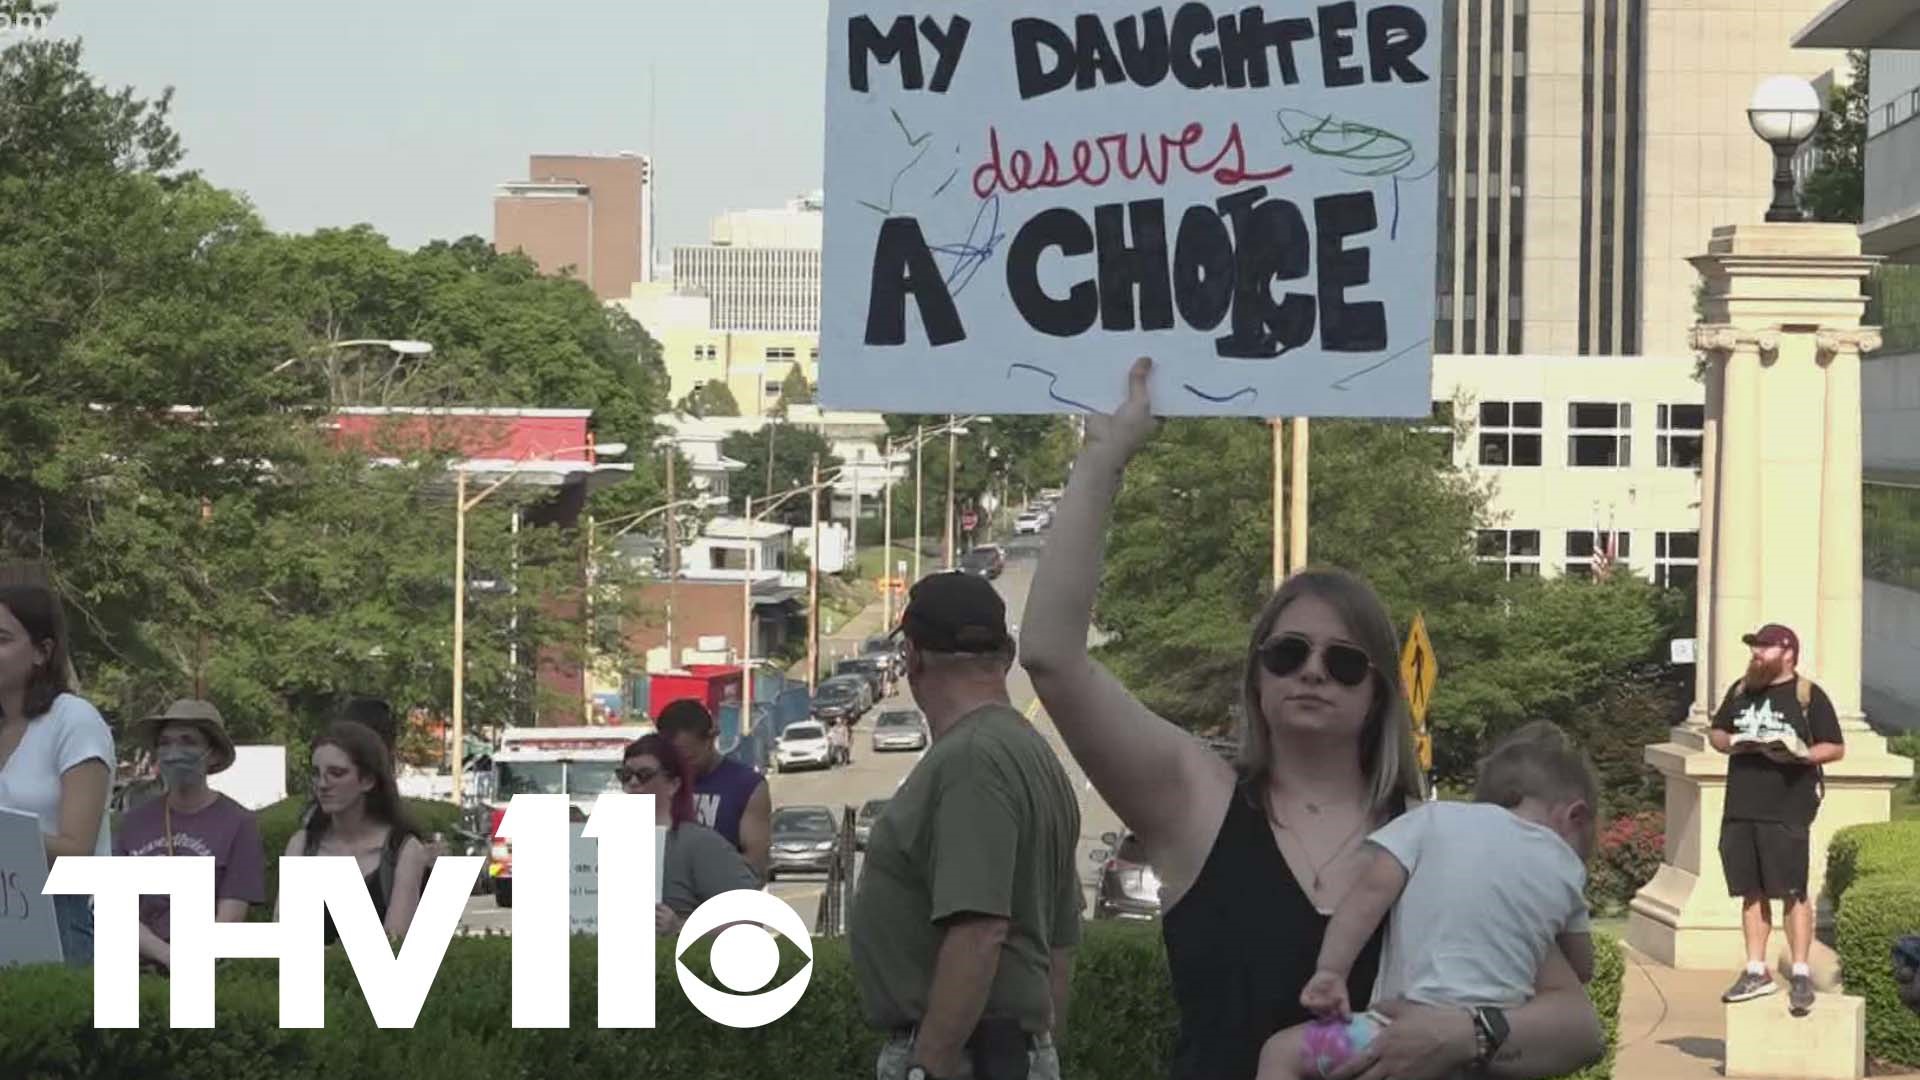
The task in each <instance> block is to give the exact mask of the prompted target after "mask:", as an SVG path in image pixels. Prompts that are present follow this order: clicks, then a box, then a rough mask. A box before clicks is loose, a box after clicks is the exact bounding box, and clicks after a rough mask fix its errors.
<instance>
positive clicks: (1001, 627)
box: [849, 573, 1083, 1080]
mask: <svg viewBox="0 0 1920 1080" xmlns="http://www.w3.org/2000/svg"><path fill="white" fill-rule="evenodd" d="M897 632H898V633H902V634H904V635H905V637H906V657H907V679H908V684H909V686H910V687H911V688H912V691H913V698H914V702H915V703H916V704H917V705H919V706H920V710H921V712H923V713H925V714H926V717H927V723H928V726H929V727H930V728H931V729H932V731H933V744H932V745H931V746H930V747H929V748H928V749H927V752H926V755H925V756H924V757H923V758H922V759H921V760H920V762H919V763H918V764H917V765H915V766H914V769H913V772H912V773H911V774H909V775H908V776H907V779H906V781H905V782H904V783H902V784H901V785H900V789H899V790H898V791H896V792H895V793H894V796H893V798H892V799H891V800H889V801H888V803H887V806H886V809H885V810H883V811H882V812H881V814H880V818H879V820H878V821H876V822H874V825H873V830H872V833H871V834H870V835H869V837H868V839H867V855H866V862H865V865H864V868H863V869H862V871H861V874H860V883H859V888H858V890H857V891H856V893H855V895H854V901H853V910H852V913H851V920H850V923H851V925H850V934H849V938H850V942H849V943H850V945H851V948H852V954H853V971H854V982H855V985H856V986H857V987H858V988H859V991H860V1000H861V1003H862V1005H863V1007H864V1009H865V1012H866V1017H867V1021H868V1023H870V1024H872V1025H873V1026H874V1027H876V1028H879V1029H880V1030H882V1031H885V1032H888V1033H889V1035H890V1036H891V1038H890V1039H889V1041H888V1042H887V1044H886V1046H885V1047H884V1048H883V1049H882V1050H881V1052H880V1060H879V1063H878V1066H877V1069H876V1073H877V1076H878V1078H879V1080H964V1078H967V1077H973V1078H976V1080H1051V1078H1055V1077H1058V1076H1059V1073H1060V1063H1059V1058H1058V1055H1057V1053H1056V1052H1055V1049H1054V1045H1053V1035H1054V1033H1055V1032H1057V1031H1058V1030H1059V1029H1060V1027H1061V1026H1062V1024H1063V1023H1064V1022H1065V1020H1066V999H1067V984H1068V980H1069V978H1070V976H1071V970H1072V949H1073V947H1074V946H1075V945H1077V944H1078V943H1079V940H1080V912H1081V908H1082V906H1083V901H1082V898H1081V893H1080V881H1079V877H1078V876H1077V874H1076V873H1075V867H1074V851H1075V846H1076V844H1077V843H1078V841H1079V837H1080V805H1079V800H1078V799H1077V798H1076V797H1075V795H1074V791H1073V785H1072V783H1071V782H1070V781H1069V780H1068V779H1067V774H1066V770H1065V769H1063V768H1061V766H1060V760H1059V758H1058V757H1057V756H1055V754H1054V753H1053V750H1052V748H1051V747H1049V746H1048V745H1047V743H1046V740H1044V739H1043V738H1041V737H1040V734H1039V732H1037V731H1035V730H1034V729H1033V727H1032V725H1030V724H1028V723H1027V721H1026V719H1025V717H1023V716H1021V715H1020V713H1019V712H1018V711H1016V710H1015V709H1014V708H1013V707H1012V702H1011V700H1010V699H1009V698H1008V696H1007V685H1006V678H1007V671H1008V669H1009V668H1010V667H1011V666H1012V664H1013V660H1014V645H1013V639H1012V637H1011V636H1010V635H1009V634H1008V633H1007V627H1006V605H1005V604H1004V603H1003V602H1002V601H1001V599H1000V596H999V594H998V593H997V592H995V591H994V588H993V586H992V585H990V584H988V583H987V582H986V580H985V579H982V578H978V577H974V576H973V575H971V574H963V573H944V574H935V575H933V576H931V577H928V578H926V579H924V580H922V581H921V582H920V583H919V584H918V585H915V586H914V588H913V593H912V595H911V596H910V597H909V599H908V601H907V610H906V613H905V615H904V616H903V617H902V619H901V623H900V628H899V630H898V631H897Z"/></svg>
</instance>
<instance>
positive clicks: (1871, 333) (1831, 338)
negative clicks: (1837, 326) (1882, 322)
mask: <svg viewBox="0 0 1920 1080" xmlns="http://www.w3.org/2000/svg"><path fill="white" fill-rule="evenodd" d="M1813 341H1814V348H1815V349H1817V350H1818V357H1819V360H1820V362H1821V363H1823V364H1824V363H1828V362H1829V361H1831V360H1833V359H1834V358H1835V357H1837V356H1839V355H1840V354H1842V353H1847V352H1851V353H1853V354H1854V355H1855V356H1863V355H1865V354H1867V353H1870V352H1873V351H1874V350H1875V349H1878V348H1879V347H1880V344H1881V341H1882V338H1881V336H1880V329H1879V328H1878V327H1874V326H1863V327H1860V328H1858V329H1852V330H1822V331H1820V332H1819V333H1818V334H1816V335H1815V336H1814V339H1813Z"/></svg>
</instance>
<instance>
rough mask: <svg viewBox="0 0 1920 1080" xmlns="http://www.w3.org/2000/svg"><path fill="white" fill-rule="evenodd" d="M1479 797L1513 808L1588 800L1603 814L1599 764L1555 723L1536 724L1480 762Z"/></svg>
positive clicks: (1515, 734) (1476, 797) (1497, 746)
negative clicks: (1523, 803)
mask: <svg viewBox="0 0 1920 1080" xmlns="http://www.w3.org/2000/svg"><path fill="white" fill-rule="evenodd" d="M1473 798H1474V801H1476V802H1484V803H1495V804H1497V805H1500V806H1505V807H1509V808H1511V807H1515V806H1518V805H1520V803H1521V801H1522V800H1525V799H1528V798H1534V799H1539V800H1541V801H1543V802H1549V803H1561V802H1571V801H1573V800H1575V799H1584V800H1586V803H1587V805H1588V806H1590V807H1592V808H1593V809H1594V811H1595V812H1596V813H1597V812H1598V811H1599V808H1600V780H1599V778H1598V777H1597V776H1596V775H1595V774H1594V771H1593V762H1592V761H1590V760H1588V758H1587V755H1586V754H1585V753H1583V752H1582V751H1581V750H1580V748H1579V747H1577V746H1575V745H1573V741H1572V740H1571V739H1569V738H1567V733H1566V732H1564V731H1562V730H1560V728H1559V726H1558V725H1556V724H1554V723H1552V722H1550V721H1547V720H1535V721H1534V722H1533V723H1531V724H1527V725H1525V726H1524V727H1521V728H1519V729H1518V730H1516V731H1514V732H1513V733H1512V734H1510V735H1508V736H1507V737H1506V738H1504V739H1501V740H1500V741H1499V742H1498V743H1496V744H1495V745H1494V748H1493V749H1492V750H1489V751H1487V755H1486V756H1485V757H1483V758H1481V759H1480V763H1479V766H1478V768H1477V769H1476V776H1475V781H1474V788H1473Z"/></svg>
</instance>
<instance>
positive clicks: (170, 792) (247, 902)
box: [113, 698, 267, 970]
mask: <svg viewBox="0 0 1920 1080" xmlns="http://www.w3.org/2000/svg"><path fill="white" fill-rule="evenodd" d="M132 734H133V736H134V738H135V739H136V740H137V742H138V743H139V744H140V745H142V746H144V747H146V748H147V749H148V750H149V751H150V752H151V753H152V754H153V760H154V764H155V765H156V766H157V768H158V770H159V773H160V782H161V783H162V784H163V785H164V786H165V787H166V794H165V795H164V796H162V797H161V798H158V799H150V800H148V801H147V802H144V803H142V804H140V805H139V806H137V807H134V808H133V809H132V810H129V811H127V814H126V816H125V817H124V818H123V819H122V820H121V823H120V829H119V835H117V836H116V837H115V838H114V844H113V848H114V851H113V853H114V854H115V855H134V856H159V857H168V856H180V857H183V858H185V857H192V856H202V857H211V858H212V859H213V860H214V871H213V874H214V876H213V896H214V918H215V919H217V920H218V921H220V922H244V921H245V920H246V918H247V910H248V909H249V908H250V907H251V906H252V905H254V904H264V903H266V902H267V878H266V863H267V857H266V848H265V846H264V845H263V843H262V842H261V839H260V826H259V823H258V822H257V821H256V820H255V819H254V816H253V811H251V810H248V809H247V808H246V807H244V806H241V805H240V804H239V803H238V802H235V801H234V800H233V799H231V798H229V797H227V796H226V795H223V794H221V793H220V792H217V791H215V790H213V789H212V788H211V787H209V786H208V784H207V778H208V777H210V776H212V775H214V774H215V773H219V772H224V771H225V770H226V769H228V768H230V767H232V765H233V761H234V749H233V739H232V738H231V737H230V736H228V734H227V727H226V723H225V722H224V721H223V720H222V719H221V717H220V710H219V709H217V708H215V707H214V705H213V703H212V702H209V701H200V700H198V699H194V698H181V699H180V700H178V701H175V702H174V703H173V704H172V705H169V706H168V707H167V710H166V711H165V712H162V713H159V714H157V715H154V716H148V717H145V718H143V719H141V720H140V721H139V722H137V723H136V724H134V725H133V732H132ZM171 922H172V904H171V900H170V899H169V898H168V897H166V896H142V897H141V898H140V957H141V959H142V960H143V961H145V962H147V963H148V964H149V965H151V966H153V967H156V968H160V969H162V970H164V969H165V968H167V967H168V965H169V963H170V955H169V952H168V948H169V946H168V941H169V940H170V938H169V935H170V931H171Z"/></svg>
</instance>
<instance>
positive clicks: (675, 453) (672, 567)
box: [667, 444, 680, 671]
mask: <svg viewBox="0 0 1920 1080" xmlns="http://www.w3.org/2000/svg"><path fill="white" fill-rule="evenodd" d="M679 456H680V448H679V446H678V445H675V444H669V445H668V447H667V505H668V506H669V507H671V506H672V505H673V501H674V500H673V496H674V490H673V459H674V458H677V457H679ZM673 517H674V512H673V511H672V510H668V511H667V670H668V671H678V670H679V668H680V660H679V653H678V652H677V651H676V650H675V649H674V647H673V594H674V584H675V582H676V581H677V580H678V579H679V577H680V538H679V529H678V528H677V526H676V523H675V522H674V520H673Z"/></svg>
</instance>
